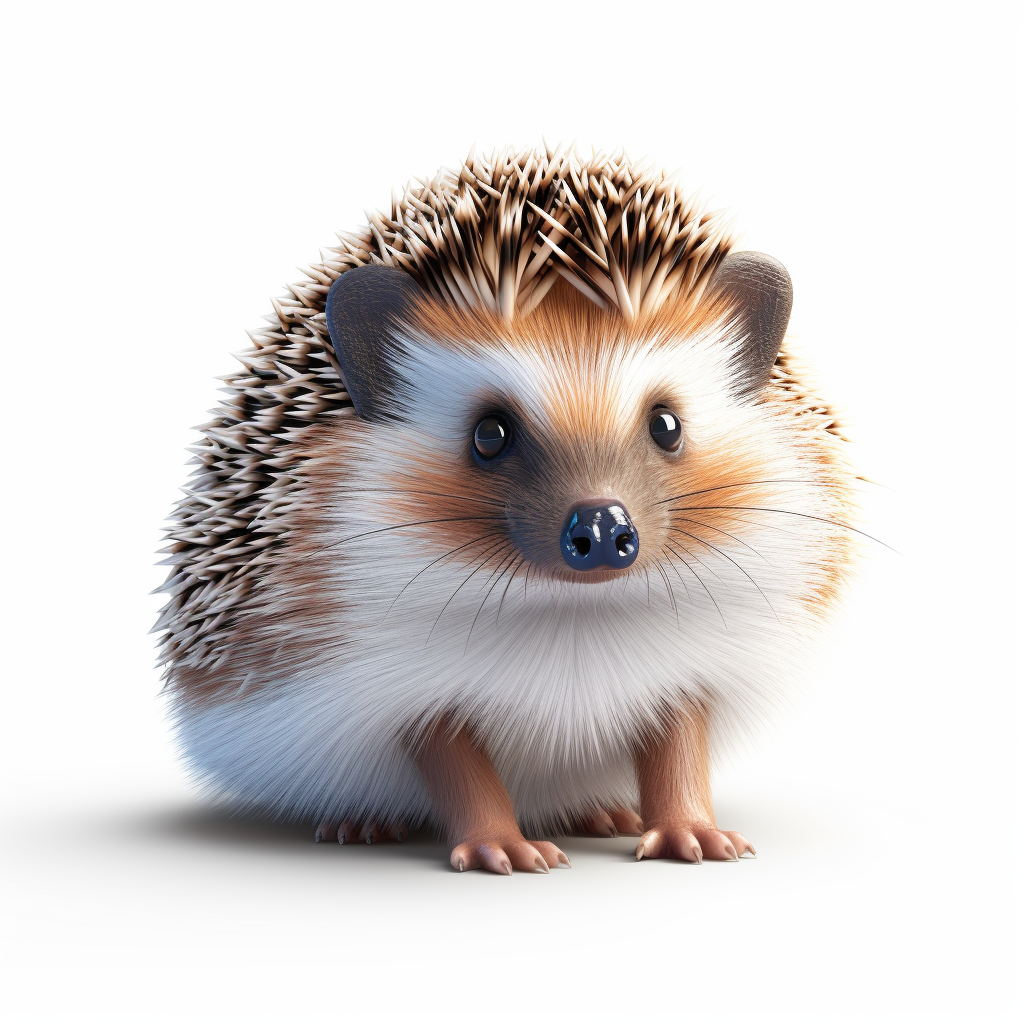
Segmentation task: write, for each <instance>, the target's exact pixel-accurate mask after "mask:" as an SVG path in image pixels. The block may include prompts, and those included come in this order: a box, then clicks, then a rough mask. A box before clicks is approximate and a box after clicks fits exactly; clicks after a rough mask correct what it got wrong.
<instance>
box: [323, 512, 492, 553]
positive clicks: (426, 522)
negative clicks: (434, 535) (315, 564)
mask: <svg viewBox="0 0 1024 1024" xmlns="http://www.w3.org/2000/svg"><path fill="white" fill-rule="evenodd" d="M473 522H484V523H489V522H491V517H490V516H451V517H449V518H447V519H417V520H414V521H413V522H411V523H399V524H398V525H397V526H382V527H380V528H379V529H376V530H360V531H359V533H353V534H352V535H351V536H349V537H342V538H341V540H336V541H333V542H332V543H330V544H325V545H324V547H323V548H322V550H323V551H330V550H331V549H332V548H336V547H338V546H339V545H341V544H348V543H349V542H350V541H353V540H361V539H362V538H363V537H372V536H373V535H374V534H377V533H390V532H391V531H392V530H409V529H411V528H412V527H414V526H431V525H433V524H435V523H473Z"/></svg>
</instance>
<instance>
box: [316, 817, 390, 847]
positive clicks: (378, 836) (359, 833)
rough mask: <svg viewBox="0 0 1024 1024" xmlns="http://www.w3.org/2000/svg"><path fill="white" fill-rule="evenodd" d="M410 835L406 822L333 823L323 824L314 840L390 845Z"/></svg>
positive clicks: (318, 828)
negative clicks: (380, 823)
mask: <svg viewBox="0 0 1024 1024" xmlns="http://www.w3.org/2000/svg"><path fill="white" fill-rule="evenodd" d="M408 835H409V827H408V826H407V825H406V824H405V823H404V822H399V823H398V824H395V825H378V824H376V823H375V822H361V821H331V820H327V821H324V822H321V824H319V825H318V826H317V828H316V832H315V833H314V838H315V840H316V841H317V842H318V843H333V842H338V843H341V844H342V845H345V844H346V843H390V842H398V843H400V842H402V841H403V840H405V839H406V838H408Z"/></svg>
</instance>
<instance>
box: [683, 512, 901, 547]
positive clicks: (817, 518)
mask: <svg viewBox="0 0 1024 1024" xmlns="http://www.w3.org/2000/svg"><path fill="white" fill-rule="evenodd" d="M718 509H724V510H729V509H735V510H736V511H737V512H775V513H777V514H778V515H780V516H800V517H801V518H802V519H813V520H814V521H815V522H817V523H828V525H829V526H837V527H839V529H841V530H849V531H850V532H851V533H856V534H858V535H860V536H861V537H866V538H867V539H868V540H873V541H874V542H875V543H876V544H881V545H882V547H883V548H888V550H889V551H891V552H892V553H893V554H895V555H898V554H899V552H898V551H897V550H896V549H895V548H893V547H889V545H888V544H886V543H885V541H883V540H879V539H878V538H877V537H872V536H871V534H870V533H865V532H864V531H863V530H858V529H857V528H856V527H855V526H850V525H849V524H847V523H840V522H837V521H836V520H835V519H826V518H825V517H824V516H812V515H809V514H808V513H806V512H794V511H793V510H792V509H788V508H762V507H760V506H756V505H680V506H679V507H678V508H670V509H669V512H713V511H716V510H718Z"/></svg>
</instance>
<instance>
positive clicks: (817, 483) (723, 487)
mask: <svg viewBox="0 0 1024 1024" xmlns="http://www.w3.org/2000/svg"><path fill="white" fill-rule="evenodd" d="M759 484H799V485H800V486H802V487H838V488H844V487H845V486H846V485H845V484H832V483H828V482H826V481H824V480H741V481H740V482H739V483H735V484H719V485H718V486H717V487H705V488H704V490H702V491H687V493H686V494H676V495H674V496H673V497H671V498H665V499H663V500H662V501H656V502H655V505H667V504H668V503H669V502H670V501H682V500H683V499H684V498H695V497H696V496H697V495H698V494H711V493H713V492H714V491H728V490H735V488H737V487H754V486H757V485H759Z"/></svg>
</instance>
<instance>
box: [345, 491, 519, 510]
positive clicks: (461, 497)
mask: <svg viewBox="0 0 1024 1024" xmlns="http://www.w3.org/2000/svg"><path fill="white" fill-rule="evenodd" d="M341 493H342V494H396V493H401V494H403V495H404V494H417V495H420V496H423V497H428V498H447V499H448V500H449V501H472V502H474V503H476V504H478V505H497V506H498V507H499V508H504V507H505V503H504V502H502V501H495V500H494V499H493V498H477V497H474V496H473V495H471V494H446V493H445V492H444V491H407V490H406V489H405V488H401V489H399V488H397V487H345V488H343V489H342V491H341Z"/></svg>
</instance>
